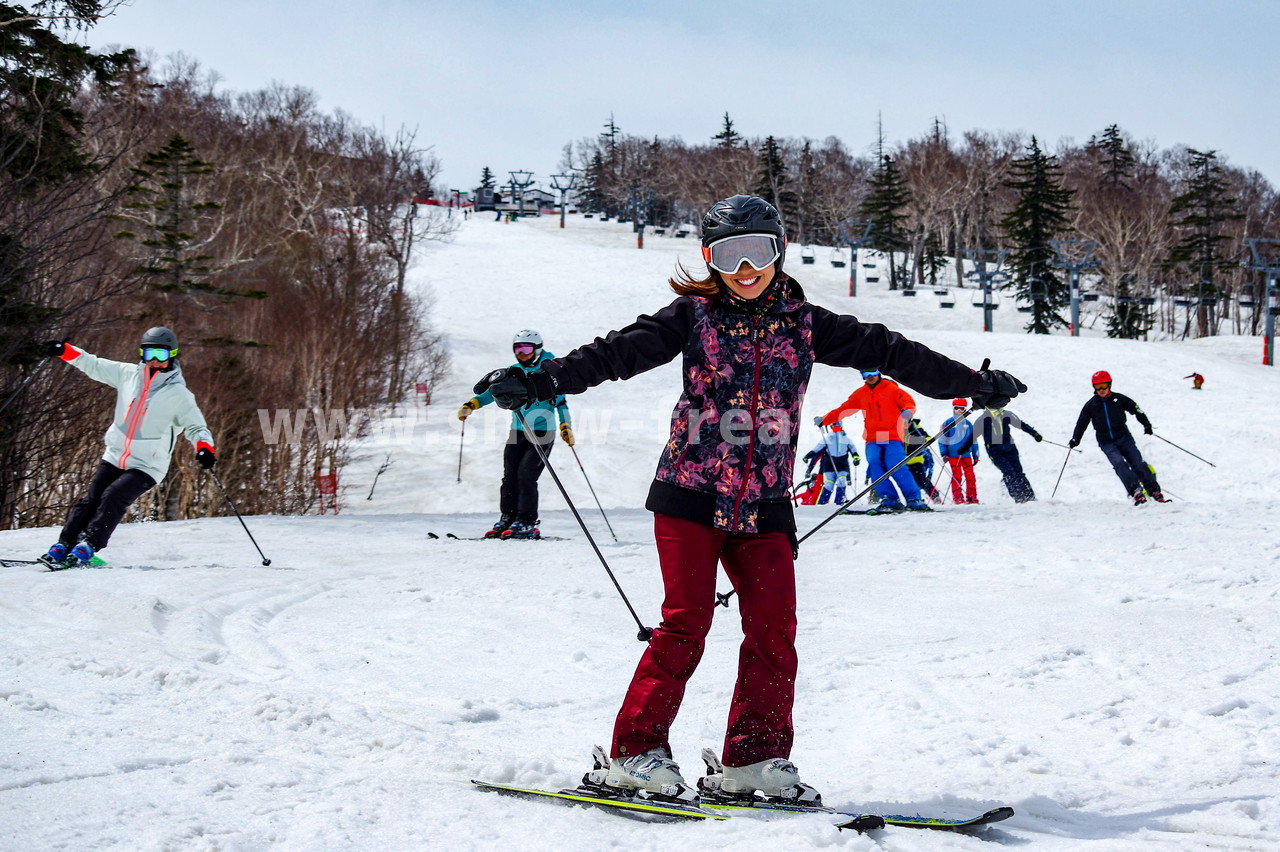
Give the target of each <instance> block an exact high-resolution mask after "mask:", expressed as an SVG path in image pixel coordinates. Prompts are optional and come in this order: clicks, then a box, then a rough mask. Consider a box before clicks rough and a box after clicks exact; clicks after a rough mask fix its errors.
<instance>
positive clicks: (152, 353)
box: [138, 346, 178, 361]
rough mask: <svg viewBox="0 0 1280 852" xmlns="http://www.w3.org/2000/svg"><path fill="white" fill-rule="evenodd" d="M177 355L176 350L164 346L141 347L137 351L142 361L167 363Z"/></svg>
mask: <svg viewBox="0 0 1280 852" xmlns="http://www.w3.org/2000/svg"><path fill="white" fill-rule="evenodd" d="M177 354H178V350H177V349H169V348H167V347H164V346H143V347H142V348H140V349H139V350H138V355H140V356H141V357H142V360H143V361H168V360H169V359H170V358H172V357H173V356H174V355H177Z"/></svg>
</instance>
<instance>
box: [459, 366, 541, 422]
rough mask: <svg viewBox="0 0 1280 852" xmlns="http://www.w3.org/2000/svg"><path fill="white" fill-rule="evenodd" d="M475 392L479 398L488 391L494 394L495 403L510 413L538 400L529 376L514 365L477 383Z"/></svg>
mask: <svg viewBox="0 0 1280 852" xmlns="http://www.w3.org/2000/svg"><path fill="white" fill-rule="evenodd" d="M474 391H475V393H476V395H477V396H479V395H480V394H482V393H484V392H485V391H488V392H489V393H491V394H493V401H494V402H496V403H497V404H498V407H499V408H505V409H507V410H508V411H510V410H511V409H513V408H520V407H521V406H525V405H528V404H529V403H531V402H533V401H534V400H535V399H536V397H535V396H534V393H533V381H532V380H531V379H530V378H529V374H528V373H526V372H525V371H524V370H523V369H522V368H520V367H516V366H514V365H513V366H510V367H503V368H502V369H501V370H494V371H493V372H492V373H490V374H488V375H487V376H485V377H484V378H483V379H481V380H480V381H478V382H476V386H475V388H474Z"/></svg>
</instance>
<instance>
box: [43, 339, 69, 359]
mask: <svg viewBox="0 0 1280 852" xmlns="http://www.w3.org/2000/svg"><path fill="white" fill-rule="evenodd" d="M66 351H67V343H66V341H65V340H47V341H45V344H44V354H46V355H48V356H49V357H50V358H61V357H62V353H63V352H66Z"/></svg>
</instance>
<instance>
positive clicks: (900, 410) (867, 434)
mask: <svg viewBox="0 0 1280 852" xmlns="http://www.w3.org/2000/svg"><path fill="white" fill-rule="evenodd" d="M862 381H863V385H862V387H860V388H858V389H857V390H856V391H854V392H853V393H851V394H849V398H848V399H846V400H845V401H844V402H843V403H841V404H840V405H838V406H837V407H836V408H834V409H832V410H831V411H829V412H827V415H826V416H825V417H823V418H822V425H823V426H830V425H832V424H834V423H838V422H840V421H841V420H843V419H844V418H845V417H849V416H850V415H852V414H853V413H854V412H855V411H861V412H862V419H863V424H864V425H863V429H862V437H863V439H864V440H865V441H866V442H867V451H866V459H867V476H869V477H871V479H872V481H875V480H877V479H879V478H880V477H881V476H883V475H884V472H885V471H886V470H889V469H890V468H892V467H893V466H894V465H896V464H897V463H898V462H900V461H902V460H903V459H904V458H906V445H905V443H904V431H905V427H906V424H907V423H910V422H911V418H912V417H914V416H915V413H916V412H915V409H916V401H915V400H914V399H913V398H912V397H911V394H909V393H907V392H906V391H904V390H903V389H902V387H901V386H899V384H898V383H897V382H895V381H894V380H893V379H886V378H884V377H883V376H881V375H880V371H879V370H863V371H862ZM891 479H892V481H890V480H889V479H886V480H885V481H884V482H881V483H880V484H879V485H877V486H876V493H877V494H878V495H880V505H879V506H877V507H876V512H877V513H879V512H900V511H902V509H903V508H904V506H903V501H905V502H906V506H905V508H907V509H910V510H912V511H916V512H928V511H931V509H930V508H929V506H928V504H927V503H925V502H924V500H922V499H921V497H920V486H919V485H917V484H916V481H915V477H913V476H912V475H911V471H909V470H907V466H906V465H903V466H902V467H900V468H898V470H897V471H896V472H895V473H894V474H893V476H892V478H891ZM894 483H897V485H898V488H899V489H901V490H902V497H901V498H899V497H898V491H897V490H895V489H894V487H893V485H894Z"/></svg>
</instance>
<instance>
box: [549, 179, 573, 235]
mask: <svg viewBox="0 0 1280 852" xmlns="http://www.w3.org/2000/svg"><path fill="white" fill-rule="evenodd" d="M577 182H578V176H577V175H552V176H551V188H552V189H555V190H558V191H559V192H560V227H561V228H563V227H564V207H565V196H566V195H567V194H568V193H569V192H571V191H572V190H573V187H574V185H575V184H577Z"/></svg>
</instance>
